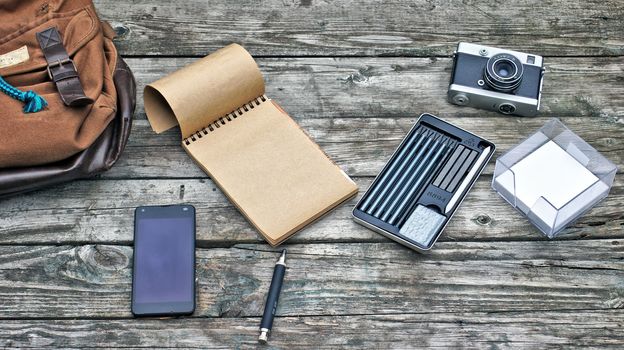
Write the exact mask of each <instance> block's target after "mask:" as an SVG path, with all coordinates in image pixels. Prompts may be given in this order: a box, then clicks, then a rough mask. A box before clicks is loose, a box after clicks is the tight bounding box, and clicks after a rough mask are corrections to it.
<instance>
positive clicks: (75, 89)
mask: <svg viewBox="0 0 624 350" xmlns="http://www.w3.org/2000/svg"><path fill="white" fill-rule="evenodd" d="M37 41H39V45H40V46H41V50H43V55H44V56H45V59H46V61H47V62H48V75H49V76H50V79H52V81H54V83H55V84H56V89H57V90H58V92H59V94H60V95H61V99H62V100H63V103H65V105H67V106H70V107H80V106H86V105H89V104H92V103H93V99H91V98H89V97H87V96H85V93H84V89H83V88H82V84H81V83H80V77H79V76H78V72H77V71H76V66H75V65H74V61H72V59H71V58H70V57H69V55H68V54H67V50H65V47H64V46H63V40H62V39H61V35H60V34H59V32H58V30H57V29H56V28H54V27H52V28H49V29H46V30H44V31H42V32H39V33H37Z"/></svg>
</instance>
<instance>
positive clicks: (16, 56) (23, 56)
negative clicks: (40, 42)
mask: <svg viewBox="0 0 624 350" xmlns="http://www.w3.org/2000/svg"><path fill="white" fill-rule="evenodd" d="M29 58H30V56H29V55H28V47H26V45H24V46H22V47H20V48H19V49H17V50H13V51H11V52H9V53H5V54H4V55H0V68H6V67H11V66H14V65H16V64H20V63H23V62H26V61H28V59H29Z"/></svg>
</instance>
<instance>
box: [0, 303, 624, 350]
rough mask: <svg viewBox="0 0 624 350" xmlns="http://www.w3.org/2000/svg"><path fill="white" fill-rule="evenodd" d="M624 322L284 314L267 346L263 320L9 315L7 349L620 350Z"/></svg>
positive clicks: (518, 315) (1, 341)
mask: <svg viewBox="0 0 624 350" xmlns="http://www.w3.org/2000/svg"><path fill="white" fill-rule="evenodd" d="M623 322H624V313H622V312H621V311H620V310H605V311H589V310H582V311H559V312H556V311H554V312H553V311H539V312H531V311H528V312H500V313H484V312H475V313H457V314H445V313H427V312H425V313H422V314H410V313H406V314H404V315H361V316H310V317H278V318H277V319H276V320H275V328H274V331H273V333H272V336H271V339H270V345H269V346H260V345H258V344H257V341H256V338H257V332H258V324H259V323H260V320H259V318H181V319H145V320H57V321H54V322H49V321H36V320H18V321H9V320H4V321H0V347H3V348H28V349H37V348H50V347H54V348H64V349H69V348H107V349H114V348H128V347H131V348H134V347H136V348H138V347H165V348H200V349H233V348H235V349H311V348H313V349H336V348H340V349H358V350H359V349H382V348H383V349H423V348H429V349H457V348H472V349H501V350H502V349H527V350H534V349H557V348H565V349H583V350H586V349H620V348H621V347H620V346H621V344H622V342H624V331H623V330H622V323H623ZM163 330H166V331H163ZM294 339H296V340H297V341H293V340H294ZM233 344H236V345H235V346H233Z"/></svg>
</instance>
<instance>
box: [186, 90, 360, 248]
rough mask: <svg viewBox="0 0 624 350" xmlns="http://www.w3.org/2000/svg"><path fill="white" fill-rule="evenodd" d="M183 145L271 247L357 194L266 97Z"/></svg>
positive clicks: (337, 169)
mask: <svg viewBox="0 0 624 350" xmlns="http://www.w3.org/2000/svg"><path fill="white" fill-rule="evenodd" d="M185 148H186V149H187V151H188V152H189V154H190V155H191V156H192V157H193V158H194V159H195V161H196V162H197V163H198V164H199V166H200V167H201V168H202V169H203V170H204V171H205V172H207V173H208V174H210V176H211V178H212V179H213V180H214V181H215V182H216V183H217V184H218V185H219V187H220V188H221V189H222V190H223V191H224V192H225V193H226V194H227V196H228V197H229V198H230V199H231V200H232V201H233V202H234V204H235V205H236V206H237V207H238V209H240V211H241V212H242V213H243V214H244V215H245V216H246V217H247V219H248V220H249V221H251V223H252V224H253V225H254V226H256V228H257V229H258V230H259V231H260V232H261V233H262V235H263V236H264V237H265V238H266V239H267V241H269V243H271V244H272V245H276V244H279V243H280V242H282V241H284V240H285V239H287V238H288V237H290V236H291V235H292V234H293V233H295V232H296V231H297V230H299V229H301V228H302V227H304V226H305V225H307V224H308V223H310V222H312V221H314V220H315V219H317V218H318V217H320V216H321V215H323V214H324V213H326V212H327V211H329V210H330V209H332V208H334V207H335V206H337V205H338V204H340V203H342V202H343V201H345V200H346V199H348V198H350V197H352V196H353V195H354V194H356V193H357V186H356V185H355V183H354V182H353V181H352V180H351V179H350V178H349V177H348V176H347V175H346V174H345V173H344V172H343V171H342V170H340V168H339V167H338V166H337V165H335V164H334V163H333V162H332V161H331V160H330V159H329V158H327V156H325V154H324V153H323V151H322V150H321V149H320V148H319V147H318V145H316V144H315V143H314V142H313V141H312V140H311V139H310V138H309V137H308V136H307V135H306V134H305V133H304V132H303V130H301V129H300V127H299V125H297V123H295V122H294V121H293V120H292V119H291V118H290V117H289V116H288V115H287V114H286V113H285V112H283V111H282V110H281V108H278V107H277V106H276V105H275V104H274V103H273V101H271V100H268V99H267V100H266V101H265V102H262V103H261V104H260V105H258V106H256V107H254V108H253V109H251V110H250V111H249V112H245V113H244V114H243V115H242V116H240V117H237V118H236V119H233V120H232V121H229V122H227V123H226V124H225V125H223V126H221V127H220V128H218V129H214V130H213V131H211V132H209V133H208V134H207V135H204V136H202V138H199V139H197V140H196V141H195V142H191V143H190V144H189V145H185Z"/></svg>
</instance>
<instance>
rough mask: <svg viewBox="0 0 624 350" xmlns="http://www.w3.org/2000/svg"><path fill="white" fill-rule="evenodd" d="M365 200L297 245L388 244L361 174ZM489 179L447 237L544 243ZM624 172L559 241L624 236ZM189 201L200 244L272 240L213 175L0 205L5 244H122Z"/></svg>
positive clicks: (89, 186) (84, 184) (50, 192)
mask: <svg viewBox="0 0 624 350" xmlns="http://www.w3.org/2000/svg"><path fill="white" fill-rule="evenodd" d="M356 180H357V183H358V185H359V186H360V189H361V191H360V193H359V195H358V197H357V198H355V199H352V200H350V201H349V202H348V203H346V204H344V205H342V206H340V207H339V208H337V209H336V210H334V211H333V212H331V213H330V214H328V215H327V216H326V217H324V218H322V219H321V220H320V221H318V222H316V223H314V224H312V225H310V226H309V227H307V228H305V229H303V230H302V231H301V232H299V233H297V234H296V235H294V236H293V237H292V238H291V239H290V240H289V242H290V243H304V242H359V241H365V242H388V239H386V238H385V237H383V236H381V235H379V234H377V233H375V232H373V231H371V230H369V229H366V228H364V227H362V226H360V225H358V224H356V223H355V222H354V221H353V220H352V219H351V210H352V209H353V206H354V205H355V204H356V202H357V200H358V199H359V198H360V197H361V196H362V195H363V194H364V190H365V189H366V188H368V186H369V185H370V183H371V181H372V179H371V178H357V179H356ZM490 181H491V177H490V176H482V177H481V178H480V179H479V180H478V182H477V184H476V186H475V187H474V188H473V189H472V191H471V192H470V194H469V195H468V196H467V198H466V200H465V201H464V203H463V204H462V206H461V207H460V209H459V210H458V211H457V213H456V214H455V216H454V217H453V219H452V221H451V223H450V224H449V226H448V227H447V228H446V229H445V231H444V234H443V235H442V236H441V238H440V241H484V240H486V241H488V240H503V241H507V240H543V239H545V237H544V236H543V235H542V234H541V233H540V232H539V231H538V230H537V229H536V228H535V227H533V226H532V225H531V224H530V223H529V222H528V220H527V219H526V218H525V217H523V216H522V215H520V214H519V213H518V212H517V211H515V210H514V209H513V208H512V207H511V206H510V205H509V204H507V203H506V202H505V201H504V200H503V199H502V198H500V197H499V196H498V195H496V194H495V192H494V191H493V190H492V189H491V188H490ZM623 184H624V175H619V176H617V180H616V184H615V187H614V188H612V189H611V193H610V195H609V197H607V199H606V200H605V201H603V202H602V203H600V204H599V205H598V206H597V207H595V208H594V209H592V210H591V211H590V212H588V213H587V214H585V215H584V216H583V217H582V218H581V219H580V220H579V221H577V222H576V223H574V224H573V225H571V227H570V228H568V229H566V231H565V234H564V235H562V236H561V238H559V239H579V238H584V237H592V238H607V237H614V238H615V237H620V238H621V237H623V236H624V232H623V231H624V230H623V227H624V216H622V210H621V207H622V203H624V188H623ZM175 203H188V204H192V205H194V206H195V207H196V208H197V239H198V244H199V245H200V246H229V245H232V244H234V243H241V242H245V243H252V242H257V243H260V242H264V241H263V240H262V238H261V237H260V236H259V235H258V234H257V233H256V231H255V229H254V228H253V227H251V225H250V224H248V223H247V221H246V220H245V218H244V217H243V216H242V215H241V214H240V213H239V212H238V210H237V209H236V208H235V207H234V206H232V205H231V204H230V202H229V201H228V200H227V199H226V198H225V196H224V195H223V194H222V193H221V191H219V190H218V189H216V187H215V185H214V184H213V183H212V181H210V180H208V179H180V180H173V179H172V180H98V181H77V182H73V183H70V184H66V185H62V186H56V187H53V188H50V189H47V190H42V191H38V192H35V193H31V194H27V195H22V196H19V197H14V198H10V199H7V200H3V201H1V202H0V243H1V244H46V243H47V242H54V243H56V244H61V243H81V242H100V243H116V244H118V243H121V244H130V243H131V242H132V237H133V227H134V226H133V220H134V208H136V207H137V206H140V205H162V204H175Z"/></svg>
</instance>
